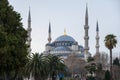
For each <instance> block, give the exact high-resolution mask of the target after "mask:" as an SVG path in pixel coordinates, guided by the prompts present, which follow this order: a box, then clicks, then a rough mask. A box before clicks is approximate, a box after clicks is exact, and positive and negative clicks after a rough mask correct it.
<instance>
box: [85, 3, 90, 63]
mask: <svg viewBox="0 0 120 80" xmlns="http://www.w3.org/2000/svg"><path fill="white" fill-rule="evenodd" d="M84 30H85V36H84V40H85V45H84V53H85V60H86V61H87V58H88V57H89V46H88V45H89V42H88V40H89V35H88V30H89V25H88V7H87V4H86V13H85V25H84Z"/></svg>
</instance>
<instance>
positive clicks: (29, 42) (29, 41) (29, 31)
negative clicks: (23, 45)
mask: <svg viewBox="0 0 120 80" xmlns="http://www.w3.org/2000/svg"><path fill="white" fill-rule="evenodd" d="M27 31H28V39H27V40H28V46H29V47H28V53H29V55H30V54H31V40H32V38H31V31H32V29H31V14H30V8H29V13H28V28H27Z"/></svg>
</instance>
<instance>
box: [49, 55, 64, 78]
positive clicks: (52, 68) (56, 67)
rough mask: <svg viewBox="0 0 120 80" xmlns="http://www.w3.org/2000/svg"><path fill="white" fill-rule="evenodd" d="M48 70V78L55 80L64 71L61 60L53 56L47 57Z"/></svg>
mask: <svg viewBox="0 0 120 80" xmlns="http://www.w3.org/2000/svg"><path fill="white" fill-rule="evenodd" d="M47 57H48V60H49V61H48V63H49V64H48V68H49V72H50V77H52V80H56V77H57V75H58V74H59V73H61V72H64V71H65V70H66V66H65V64H64V62H63V60H62V58H60V57H58V56H55V55H52V54H50V55H48V56H47Z"/></svg>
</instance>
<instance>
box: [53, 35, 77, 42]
mask: <svg viewBox="0 0 120 80" xmlns="http://www.w3.org/2000/svg"><path fill="white" fill-rule="evenodd" d="M55 41H72V42H75V39H73V38H72V37H71V36H68V35H62V36H60V37H58V38H57V39H56V40H55Z"/></svg>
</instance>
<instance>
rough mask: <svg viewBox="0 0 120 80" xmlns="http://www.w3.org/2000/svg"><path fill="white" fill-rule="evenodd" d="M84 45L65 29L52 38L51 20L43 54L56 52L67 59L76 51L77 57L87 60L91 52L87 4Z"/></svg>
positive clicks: (97, 36)
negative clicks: (62, 32)
mask: <svg viewBox="0 0 120 80" xmlns="http://www.w3.org/2000/svg"><path fill="white" fill-rule="evenodd" d="M27 30H28V45H29V48H28V52H29V53H31V30H32V29H31V15H30V11H29V16H28V29H27ZM84 30H85V34H84V46H82V45H79V43H78V42H77V41H76V40H75V39H74V38H73V37H71V36H70V35H67V34H66V30H64V34H63V35H61V36H59V37H57V38H56V39H55V40H54V41H52V38H51V24H50V22H49V29H48V43H47V44H46V45H45V51H44V52H43V54H45V55H48V54H54V55H56V56H60V57H62V58H63V59H66V58H67V57H68V56H69V55H70V54H72V53H75V54H76V55H77V57H79V58H81V59H84V60H87V58H88V57H89V56H91V53H90V52H89V25H88V7H87V6H86V13H85V25H84ZM95 39H96V46H95V47H96V53H99V29H98V22H97V24H96V37H95Z"/></svg>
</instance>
